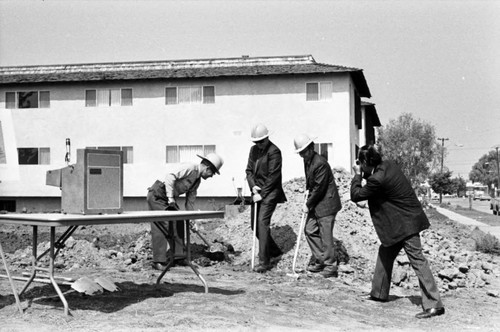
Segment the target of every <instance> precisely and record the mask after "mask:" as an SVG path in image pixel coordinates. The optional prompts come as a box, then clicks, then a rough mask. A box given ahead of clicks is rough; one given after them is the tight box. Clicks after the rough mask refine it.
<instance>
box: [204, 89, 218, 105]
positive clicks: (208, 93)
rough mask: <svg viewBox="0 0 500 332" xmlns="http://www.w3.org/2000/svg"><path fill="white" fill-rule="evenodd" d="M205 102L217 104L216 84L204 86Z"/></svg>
mask: <svg viewBox="0 0 500 332" xmlns="http://www.w3.org/2000/svg"><path fill="white" fill-rule="evenodd" d="M203 104H215V86H204V87H203Z"/></svg>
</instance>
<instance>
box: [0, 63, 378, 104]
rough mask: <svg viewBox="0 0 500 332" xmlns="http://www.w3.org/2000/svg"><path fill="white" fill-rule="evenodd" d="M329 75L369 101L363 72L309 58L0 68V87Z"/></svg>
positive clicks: (368, 91)
mask: <svg viewBox="0 0 500 332" xmlns="http://www.w3.org/2000/svg"><path fill="white" fill-rule="evenodd" d="M329 73H349V74H350V75H351V77H352V79H353V81H354V84H355V85H356V88H357V90H358V93H359V94H360V96H362V97H368V98H369V97H371V95H370V90H369V88H368V85H367V83H366V80H365V77H364V75H363V70H361V69H358V68H351V67H344V66H337V65H329V64H323V63H317V62H316V61H315V60H314V58H313V57H312V55H299V56H275V57H249V56H243V57H241V58H221V59H195V60H166V61H141V62H110V63H91V64H67V65H43V66H14V67H0V85H6V84H26V83H48V82H86V81H113V80H147V79H179V78H215V77H241V76H270V75H302V74H303V75H305V74H329Z"/></svg>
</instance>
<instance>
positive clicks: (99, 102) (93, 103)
mask: <svg viewBox="0 0 500 332" xmlns="http://www.w3.org/2000/svg"><path fill="white" fill-rule="evenodd" d="M109 106H132V89H99V90H85V107H109Z"/></svg>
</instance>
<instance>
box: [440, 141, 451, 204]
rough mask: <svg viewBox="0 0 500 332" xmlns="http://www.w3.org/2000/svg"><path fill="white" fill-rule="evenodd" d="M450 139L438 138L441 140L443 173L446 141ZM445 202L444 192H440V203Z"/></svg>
mask: <svg viewBox="0 0 500 332" xmlns="http://www.w3.org/2000/svg"><path fill="white" fill-rule="evenodd" d="M447 140H449V138H438V141H441V174H443V165H444V141H447ZM441 203H443V193H442V192H440V193H439V204H441Z"/></svg>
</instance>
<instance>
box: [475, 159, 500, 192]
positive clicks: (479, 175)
mask: <svg viewBox="0 0 500 332" xmlns="http://www.w3.org/2000/svg"><path fill="white" fill-rule="evenodd" d="M469 179H470V180H471V181H472V182H480V183H482V184H485V185H487V186H488V188H491V184H494V185H496V187H497V188H498V169H497V153H496V150H492V151H490V152H488V153H487V154H485V155H483V156H482V157H481V158H479V160H478V161H477V162H476V163H475V164H474V165H473V166H472V170H471V171H470V173H469Z"/></svg>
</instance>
